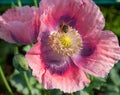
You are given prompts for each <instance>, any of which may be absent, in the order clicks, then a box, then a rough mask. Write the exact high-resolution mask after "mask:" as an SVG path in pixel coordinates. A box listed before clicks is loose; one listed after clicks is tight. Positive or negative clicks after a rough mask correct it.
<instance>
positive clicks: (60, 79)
mask: <svg viewBox="0 0 120 95" xmlns="http://www.w3.org/2000/svg"><path fill="white" fill-rule="evenodd" d="M40 48H41V46H40V44H39V43H37V44H35V46H33V47H32V49H31V50H30V51H29V52H28V53H27V54H26V58H27V60H28V63H29V66H30V67H31V68H32V70H33V75H34V76H35V77H36V78H37V79H38V81H39V82H40V83H42V84H43V86H44V87H45V88H46V89H60V90H62V91H64V92H67V93H72V92H75V91H77V90H80V89H83V88H84V86H85V85H86V84H88V83H89V82H90V80H89V79H88V78H87V77H86V75H85V73H84V72H83V71H82V70H81V69H80V68H78V67H76V66H75V65H74V66H71V67H69V68H68V69H67V71H66V72H64V74H52V73H51V72H50V70H49V69H48V68H46V67H45V63H44V62H43V60H42V59H41V58H40V56H41V51H40Z"/></svg>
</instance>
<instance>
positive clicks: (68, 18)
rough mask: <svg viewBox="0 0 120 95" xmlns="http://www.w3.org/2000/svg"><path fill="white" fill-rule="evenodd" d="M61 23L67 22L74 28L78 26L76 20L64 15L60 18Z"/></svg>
mask: <svg viewBox="0 0 120 95" xmlns="http://www.w3.org/2000/svg"><path fill="white" fill-rule="evenodd" d="M59 22H65V23H66V24H68V25H70V26H72V27H74V26H75V24H76V18H75V17H70V16H69V15H63V16H61V17H60V19H59Z"/></svg>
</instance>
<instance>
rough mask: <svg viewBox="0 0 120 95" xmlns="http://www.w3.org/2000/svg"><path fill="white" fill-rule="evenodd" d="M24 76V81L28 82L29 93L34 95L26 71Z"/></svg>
mask: <svg viewBox="0 0 120 95" xmlns="http://www.w3.org/2000/svg"><path fill="white" fill-rule="evenodd" d="M23 76H24V79H25V82H26V85H27V88H28V91H29V95H32V92H31V86H30V83H29V80H28V76H27V73H26V72H25V71H24V72H23Z"/></svg>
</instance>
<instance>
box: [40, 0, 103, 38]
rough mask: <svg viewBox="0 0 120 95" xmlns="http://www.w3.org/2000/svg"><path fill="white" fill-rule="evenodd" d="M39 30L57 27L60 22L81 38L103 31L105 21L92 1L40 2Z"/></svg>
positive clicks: (62, 0)
mask: <svg viewBox="0 0 120 95" xmlns="http://www.w3.org/2000/svg"><path fill="white" fill-rule="evenodd" d="M40 13H43V14H42V16H41V22H42V23H43V24H42V25H41V30H42V29H43V28H45V25H46V28H49V30H52V27H51V26H54V30H55V29H56V27H59V25H60V23H61V22H62V21H64V22H66V23H68V24H69V25H70V26H72V27H74V28H76V29H77V30H78V31H79V33H80V34H81V35H82V36H85V35H86V34H87V33H89V32H94V31H93V30H96V29H103V27H104V24H105V21H104V17H103V15H102V13H101V11H100V9H99V8H98V7H97V6H96V5H95V3H94V2H93V1H92V0H69V1H68V0H42V1H41V2H40Z"/></svg>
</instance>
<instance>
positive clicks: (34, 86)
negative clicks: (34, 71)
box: [10, 70, 43, 95]
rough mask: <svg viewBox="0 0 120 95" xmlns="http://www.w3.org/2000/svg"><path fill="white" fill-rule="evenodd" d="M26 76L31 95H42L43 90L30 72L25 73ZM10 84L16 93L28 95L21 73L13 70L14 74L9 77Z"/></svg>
mask: <svg viewBox="0 0 120 95" xmlns="http://www.w3.org/2000/svg"><path fill="white" fill-rule="evenodd" d="M27 75H28V78H29V81H30V85H31V90H32V94H33V95H42V93H41V90H42V89H43V88H42V86H41V84H40V83H38V81H37V80H36V79H35V78H34V77H32V75H31V71H30V70H28V71H27ZM10 83H11V85H12V86H14V87H15V88H16V89H17V91H18V92H21V93H23V94H24V95H29V92H28V89H27V86H26V83H25V80H24V77H23V73H20V72H18V71H17V70H15V71H14V73H13V74H12V75H11V76H10ZM40 93H41V94H40Z"/></svg>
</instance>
